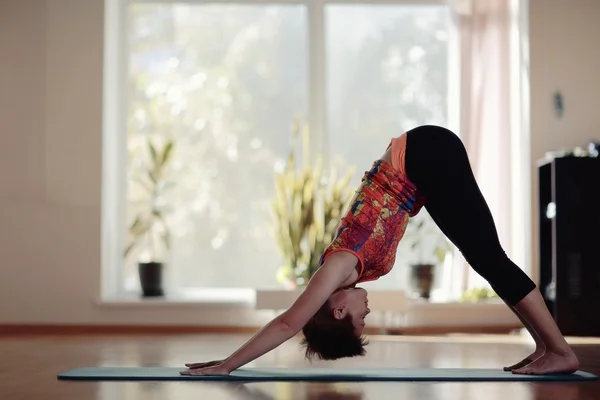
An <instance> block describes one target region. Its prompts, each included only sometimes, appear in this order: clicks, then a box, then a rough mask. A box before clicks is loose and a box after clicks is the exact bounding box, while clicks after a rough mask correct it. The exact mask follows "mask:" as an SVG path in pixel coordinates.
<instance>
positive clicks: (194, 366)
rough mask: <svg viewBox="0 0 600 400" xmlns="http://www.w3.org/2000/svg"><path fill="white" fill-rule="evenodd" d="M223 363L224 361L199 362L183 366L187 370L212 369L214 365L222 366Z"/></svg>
mask: <svg viewBox="0 0 600 400" xmlns="http://www.w3.org/2000/svg"><path fill="white" fill-rule="evenodd" d="M224 361H225V360H215V361H208V362H201V363H193V364H185V366H186V367H188V368H189V369H198V368H206V367H213V366H215V365H218V364H222V363H223V362H224Z"/></svg>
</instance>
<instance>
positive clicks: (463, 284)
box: [449, 0, 518, 298]
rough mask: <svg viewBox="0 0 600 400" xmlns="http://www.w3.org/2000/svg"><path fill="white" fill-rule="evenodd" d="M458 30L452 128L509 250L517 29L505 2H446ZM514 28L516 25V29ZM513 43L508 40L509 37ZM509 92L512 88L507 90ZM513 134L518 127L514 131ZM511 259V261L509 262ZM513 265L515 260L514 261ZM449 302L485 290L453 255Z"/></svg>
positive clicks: (459, 256)
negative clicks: (513, 65) (457, 79)
mask: <svg viewBox="0 0 600 400" xmlns="http://www.w3.org/2000/svg"><path fill="white" fill-rule="evenodd" d="M449 2H450V4H451V6H452V8H453V10H454V12H455V13H454V16H455V18H456V21H455V22H456V26H457V28H458V32H457V38H458V45H459V62H458V65H459V68H460V76H461V80H460V85H459V87H458V88H457V91H458V93H457V94H458V97H459V99H460V100H459V107H458V109H459V117H458V121H457V124H456V125H457V126H456V129H457V130H458V132H459V135H460V137H461V139H462V140H463V142H464V143H465V146H466V148H467V151H468V153H469V157H470V160H471V166H472V168H473V171H474V173H475V176H476V179H477V181H478V184H479V186H480V188H481V190H482V192H483V195H484V197H485V199H486V201H487V203H488V205H489V207H490V209H491V211H492V214H493V216H494V220H495V223H496V228H497V230H498V234H499V237H500V242H501V244H502V246H503V247H504V250H505V251H506V253H507V254H508V255H509V257H511V255H513V254H514V252H515V251H516V250H515V249H514V245H513V243H515V242H514V241H513V240H512V234H513V230H514V228H515V227H514V223H512V221H513V220H514V215H513V213H514V211H515V210H514V207H513V203H514V199H513V190H514V189H513V188H514V187H515V186H516V185H515V184H514V179H516V178H517V177H515V176H514V171H515V170H517V169H516V168H513V165H512V163H514V162H516V159H515V149H516V146H515V143H514V138H515V137H516V134H517V132H515V124H513V123H512V122H511V121H513V120H512V118H513V117H514V115H513V113H514V107H515V104H514V98H513V100H511V98H512V97H513V96H511V90H514V82H513V81H514V79H515V77H514V74H513V73H512V72H511V63H512V62H513V61H514V56H515V52H514V47H515V42H514V41H511V34H514V32H515V31H514V29H517V28H518V18H516V16H515V15H514V10H513V8H512V7H511V0H449ZM516 25H517V26H516ZM513 38H514V37H513ZM511 88H512V89H511ZM517 129H518V128H517ZM511 258H512V257H511ZM515 261H516V260H515ZM452 265H453V267H452V274H451V278H450V282H449V283H450V288H449V289H450V297H454V298H456V297H457V296H459V295H460V293H462V292H463V291H464V290H466V289H470V288H473V287H489V285H488V284H487V282H485V280H483V279H482V278H481V277H479V276H478V275H477V274H476V273H475V272H474V271H473V270H472V269H471V268H470V267H469V266H468V265H467V264H466V262H465V261H464V259H463V258H462V256H461V255H460V254H457V255H456V257H455V258H454V261H453V262H452Z"/></svg>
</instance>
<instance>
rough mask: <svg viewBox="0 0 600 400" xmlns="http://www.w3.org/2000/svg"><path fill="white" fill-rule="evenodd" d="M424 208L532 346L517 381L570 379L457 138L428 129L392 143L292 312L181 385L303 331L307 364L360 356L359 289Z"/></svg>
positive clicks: (570, 360)
mask: <svg viewBox="0 0 600 400" xmlns="http://www.w3.org/2000/svg"><path fill="white" fill-rule="evenodd" d="M422 207H425V208H426V209H427V211H428V212H429V214H430V215H431V217H432V218H433V220H434V221H435V222H436V224H437V225H438V226H439V228H440V229H441V230H442V232H443V233H444V234H445V235H446V236H447V237H448V238H449V239H450V240H451V241H452V242H453V243H454V244H455V245H456V246H457V248H458V249H459V250H460V251H461V253H462V254H463V256H464V257H465V259H466V260H467V261H468V263H469V264H470V266H471V267H472V268H473V269H474V270H475V271H476V272H477V273H478V274H480V275H481V276H482V277H483V278H484V279H486V280H487V281H488V282H489V283H490V285H491V286H492V288H493V289H494V290H495V291H496V293H497V294H498V295H499V296H500V297H501V298H502V299H503V300H504V302H505V303H506V304H507V306H508V307H510V309H511V310H512V311H513V312H514V313H515V314H516V315H517V317H518V318H519V319H520V321H521V322H522V323H523V325H524V326H525V327H526V328H527V330H528V331H529V333H530V334H531V335H532V337H533V338H534V340H535V343H536V348H535V351H534V352H533V353H532V354H531V355H529V356H528V357H526V358H525V359H524V360H522V361H521V362H519V363H517V364H515V365H513V366H510V367H505V368H504V369H505V370H507V371H508V370H510V371H512V372H513V373H516V374H548V373H573V372H575V371H576V370H577V369H578V368H579V361H578V359H577V357H576V356H575V354H574V353H573V351H572V349H571V348H570V346H569V345H568V344H567V342H566V341H565V339H564V337H563V335H562V334H561V332H560V330H559V329H558V327H557V325H556V324H555V322H554V320H553V319H552V317H551V315H550V313H549V311H548V309H547V308H546V305H545V303H544V300H543V298H542V296H541V294H540V291H539V290H538V289H537V287H536V285H535V284H534V282H533V281H532V280H531V279H530V278H529V277H528V276H527V275H526V274H525V273H524V272H523V271H522V270H521V269H520V268H519V267H518V266H517V265H515V264H514V263H513V262H512V261H511V260H510V259H509V258H508V256H507V255H506V254H505V252H504V250H503V249H502V247H501V245H500V242H499V239H498V234H497V232H496V227H495V224H494V221H493V218H492V215H491V213H490V210H489V208H488V206H487V204H486V202H485V200H484V198H483V196H482V194H481V192H480V189H479V187H478V185H477V182H476V180H475V177H474V175H473V172H472V170H471V166H470V163H469V158H468V156H467V152H466V149H465V148H464V146H463V144H462V142H461V141H460V139H459V138H458V136H457V135H455V134H454V133H453V132H451V131H449V130H447V129H445V128H441V127H438V126H429V125H428V126H421V127H418V128H415V129H412V130H410V131H408V132H406V133H404V134H402V135H401V136H399V137H396V138H393V139H392V140H391V143H390V146H389V147H388V148H387V150H386V151H385V153H384V154H383V156H382V157H381V159H379V160H377V161H375V162H374V164H373V166H372V168H371V169H370V170H369V171H367V172H366V173H365V175H364V177H363V179H362V183H361V185H360V187H359V188H358V190H357V191H356V194H355V197H354V198H353V200H352V202H351V203H350V206H349V208H348V210H347V213H346V214H345V216H344V217H343V218H342V220H341V222H340V224H339V226H338V229H337V233H336V237H335V238H334V240H333V241H332V243H331V244H330V245H329V246H328V248H327V249H326V250H325V252H324V254H323V255H322V256H321V263H320V267H319V269H318V270H317V272H316V273H315V274H314V275H313V277H312V278H311V280H310V281H309V283H308V284H307V286H306V288H305V290H304V291H303V292H302V294H301V295H300V296H299V297H298V299H297V300H296V301H295V302H294V304H293V305H292V306H291V307H290V308H289V309H288V310H287V311H286V312H284V313H283V314H281V315H280V316H278V317H276V318H275V319H273V320H272V321H271V322H270V323H268V324H267V325H266V326H265V327H264V328H263V329H261V330H260V331H259V332H258V333H257V334H256V335H255V336H254V337H253V338H252V339H250V340H249V341H248V342H247V343H246V344H245V345H243V346H242V347H241V348H240V349H238V350H237V351H235V352H234V353H233V354H232V355H231V356H229V357H228V358H226V359H224V360H218V361H211V362H201V363H196V364H186V366H187V367H188V369H187V370H185V371H182V372H181V374H183V375H227V374H229V373H230V372H231V371H233V370H235V369H237V368H239V367H241V366H243V365H245V364H247V363H248V362H250V361H252V360H254V359H256V358H258V357H260V356H262V355H263V354H265V353H267V352H269V351H271V350H272V349H274V348H276V347H277V346H279V345H280V344H282V343H283V342H285V341H286V340H288V339H290V338H292V337H294V336H295V335H296V334H297V333H299V332H300V331H302V333H303V334H304V339H303V341H302V344H303V346H304V347H305V348H306V357H307V358H312V357H317V358H320V359H326V360H333V359H337V358H341V357H352V356H358V355H363V354H364V353H365V350H364V346H365V344H366V340H365V339H364V337H363V329H364V326H365V322H364V321H365V317H366V315H367V314H368V313H369V307H368V300H367V292H366V290H364V289H361V288H357V287H356V284H358V283H361V282H366V281H371V280H375V279H378V278H380V277H382V276H383V275H385V274H387V273H388V272H389V271H390V270H391V268H392V266H393V265H394V261H395V257H396V250H397V247H398V243H399V241H400V239H401V238H402V236H403V235H404V231H405V229H406V226H407V224H408V220H409V218H410V217H413V216H415V215H416V214H417V213H418V212H419V210H420V209H421V208H422Z"/></svg>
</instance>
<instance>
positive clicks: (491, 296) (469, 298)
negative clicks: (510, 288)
mask: <svg viewBox="0 0 600 400" xmlns="http://www.w3.org/2000/svg"><path fill="white" fill-rule="evenodd" d="M499 298H500V297H498V294H496V292H495V291H494V290H493V289H491V288H486V287H481V288H472V289H469V290H465V291H464V292H463V293H462V295H461V296H460V301H463V302H469V303H479V302H483V301H488V300H496V299H499Z"/></svg>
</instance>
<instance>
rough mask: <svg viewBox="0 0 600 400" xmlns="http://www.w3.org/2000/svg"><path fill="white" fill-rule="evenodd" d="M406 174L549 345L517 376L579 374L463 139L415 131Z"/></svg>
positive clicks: (431, 129)
mask: <svg viewBox="0 0 600 400" xmlns="http://www.w3.org/2000/svg"><path fill="white" fill-rule="evenodd" d="M406 172H407V175H408V177H409V179H410V180H411V181H412V182H414V183H415V185H416V186H417V187H418V188H419V190H420V191H422V192H423V194H424V195H425V197H426V198H427V204H426V206H425V207H426V208H427V210H428V212H429V214H430V215H431V216H432V218H433V219H434V221H435V222H436V223H437V224H438V225H439V226H440V229H442V230H443V232H444V233H445V234H446V235H447V236H448V238H449V239H450V240H451V241H452V242H453V243H454V244H455V245H456V246H457V247H458V249H459V250H460V251H461V253H462V254H463V256H464V257H465V259H466V260H467V262H468V263H469V264H470V265H471V267H472V268H473V269H474V270H475V271H476V272H477V273H478V274H480V275H481V276H482V277H483V278H484V279H486V280H487V281H488V282H489V283H490V285H491V286H492V288H493V289H494V290H495V291H496V293H498V295H499V296H500V297H501V298H502V299H504V300H505V302H506V303H507V304H508V305H509V307H511V309H514V310H515V311H516V313H517V315H518V316H519V317H520V318H522V320H524V321H525V323H524V324H525V326H526V327H527V329H528V330H529V331H530V333H531V334H532V336H534V335H535V334H537V335H538V338H539V340H541V342H542V343H543V344H544V346H545V353H544V355H543V356H541V357H539V358H538V359H537V360H535V361H533V362H532V363H530V364H529V365H527V366H524V367H522V368H519V369H516V370H513V372H515V373H532V374H543V373H553V372H573V371H575V370H577V368H578V367H579V363H578V360H577V358H576V357H575V354H574V353H573V351H572V350H571V348H570V347H569V345H568V344H567V342H566V341H565V339H564V337H563V336H562V334H561V332H560V330H559V329H558V327H557V326H556V323H555V321H554V319H553V318H552V316H551V315H550V313H549V311H548V309H547V307H546V304H545V303H544V300H543V298H542V296H541V294H540V292H539V290H538V289H537V288H536V286H535V284H534V283H533V281H531V279H530V278H529V277H528V276H527V275H526V274H525V273H524V272H523V271H522V270H521V269H520V268H519V267H518V266H517V265H515V264H514V263H513V262H512V261H511V260H510V259H509V258H508V256H507V255H506V253H505V252H504V250H503V249H502V246H501V245H500V241H499V239H498V234H497V231H496V227H495V224H494V220H493V217H492V215H491V212H490V210H489V208H488V206H487V203H486V202H485V199H484V197H483V195H482V194H481V191H480V189H479V187H478V185H477V182H476V180H475V177H474V175H473V172H472V170H471V166H470V163H469V159H468V156H467V152H466V150H465V148H464V146H463V144H462V142H461V141H460V139H459V138H458V137H457V136H456V135H455V134H453V133H452V132H450V131H448V130H447V129H444V128H441V127H436V126H423V127H420V128H416V129H414V130H412V131H410V132H409V133H408V135H407V146H406ZM534 338H535V336H534ZM534 354H535V353H534Z"/></svg>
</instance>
